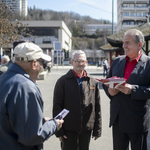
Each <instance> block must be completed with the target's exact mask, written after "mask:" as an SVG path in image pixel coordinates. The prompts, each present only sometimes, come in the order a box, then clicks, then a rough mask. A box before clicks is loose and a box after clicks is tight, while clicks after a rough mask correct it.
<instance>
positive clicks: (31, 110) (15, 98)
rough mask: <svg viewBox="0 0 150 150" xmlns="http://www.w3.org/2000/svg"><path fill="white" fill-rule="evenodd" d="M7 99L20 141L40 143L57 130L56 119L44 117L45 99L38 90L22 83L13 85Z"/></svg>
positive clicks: (8, 108) (10, 115) (10, 117)
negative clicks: (43, 99)
mask: <svg viewBox="0 0 150 150" xmlns="http://www.w3.org/2000/svg"><path fill="white" fill-rule="evenodd" d="M7 100H8V101H7V110H8V115H9V120H10V123H11V127H12V130H13V132H14V133H15V134H16V137H17V140H18V142H19V143H21V144H23V145H25V146H34V145H39V144H41V143H43V142H44V141H45V140H46V139H48V138H49V137H50V136H52V135H53V134H54V133H55V132H56V131H57V128H58V125H57V123H56V122H55V120H53V119H52V120H50V121H45V119H44V116H43V110H42V109H43V101H42V98H41V95H40V93H38V91H37V90H35V89H32V88H30V87H28V86H26V84H24V85H23V84H20V85H19V86H17V87H13V90H12V91H11V93H10V94H9V95H8V98H7Z"/></svg>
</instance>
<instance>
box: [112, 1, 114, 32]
mask: <svg viewBox="0 0 150 150" xmlns="http://www.w3.org/2000/svg"><path fill="white" fill-rule="evenodd" d="M112 34H114V0H112Z"/></svg>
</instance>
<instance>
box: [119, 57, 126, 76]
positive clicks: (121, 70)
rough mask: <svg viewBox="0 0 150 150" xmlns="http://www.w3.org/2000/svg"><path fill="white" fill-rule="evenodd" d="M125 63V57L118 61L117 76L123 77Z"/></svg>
mask: <svg viewBox="0 0 150 150" xmlns="http://www.w3.org/2000/svg"><path fill="white" fill-rule="evenodd" d="M125 65H126V59H123V61H122V63H120V66H119V69H118V75H117V76H118V77H124V69H125Z"/></svg>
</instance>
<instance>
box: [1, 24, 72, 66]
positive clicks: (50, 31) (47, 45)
mask: <svg viewBox="0 0 150 150" xmlns="http://www.w3.org/2000/svg"><path fill="white" fill-rule="evenodd" d="M19 22H21V23H22V24H23V25H26V26H27V28H28V29H29V32H31V36H27V37H23V36H20V40H24V39H25V40H29V41H31V42H33V43H35V44H37V45H39V46H40V47H41V48H42V49H43V51H44V53H46V54H48V55H50V56H51V57H52V62H53V63H54V64H63V61H64V60H65V59H68V58H69V51H71V49H72V33H71V32H70V30H69V29H68V27H67V26H66V24H65V23H64V22H63V21H19ZM3 48H4V52H5V53H4V54H7V55H9V56H10V55H11V54H10V53H11V49H12V45H10V47H3ZM6 52H7V53H6Z"/></svg>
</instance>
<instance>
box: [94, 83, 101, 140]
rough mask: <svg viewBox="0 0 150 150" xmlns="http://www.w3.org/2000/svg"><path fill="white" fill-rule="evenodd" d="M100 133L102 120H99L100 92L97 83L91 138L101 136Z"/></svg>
mask: <svg viewBox="0 0 150 150" xmlns="http://www.w3.org/2000/svg"><path fill="white" fill-rule="evenodd" d="M101 132H102V118H101V104H100V92H99V83H98V82H97V83H96V91H95V123H94V129H93V136H98V137H100V136H101Z"/></svg>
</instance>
